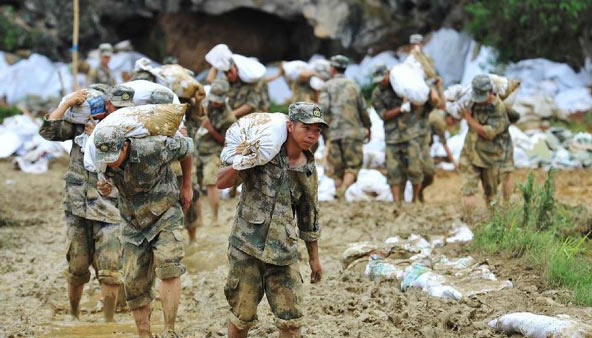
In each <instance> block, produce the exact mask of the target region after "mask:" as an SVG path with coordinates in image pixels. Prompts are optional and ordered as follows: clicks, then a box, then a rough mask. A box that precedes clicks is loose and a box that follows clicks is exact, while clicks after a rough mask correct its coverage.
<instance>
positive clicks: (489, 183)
mask: <svg viewBox="0 0 592 338" xmlns="http://www.w3.org/2000/svg"><path fill="white" fill-rule="evenodd" d="M472 86H473V98H472V100H473V104H472V106H471V107H470V108H469V109H467V111H466V112H465V116H464V118H465V120H466V121H467V123H468V125H469V131H468V133H467V136H466V137H465V144H464V146H463V150H462V153H461V155H460V170H461V173H462V178H463V186H462V191H461V192H462V194H463V196H464V207H465V212H466V214H465V215H466V216H467V217H468V218H470V216H471V214H472V210H473V209H474V208H475V206H476V200H475V194H476V193H477V191H478V189H479V181H481V184H482V185H483V190H484V192H485V198H486V200H487V202H488V204H489V203H490V202H491V201H492V199H493V197H494V196H495V194H496V191H497V185H498V172H499V164H500V163H502V162H503V160H504V155H505V148H504V143H503V142H504V139H503V137H502V134H503V133H504V132H505V131H506V130H507V129H508V126H509V124H510V122H509V120H508V115H507V112H506V108H505V106H504V105H503V103H501V102H500V101H499V100H498V97H497V96H496V95H495V94H494V93H493V87H492V85H491V81H490V79H489V76H487V75H477V76H475V78H473V81H472Z"/></svg>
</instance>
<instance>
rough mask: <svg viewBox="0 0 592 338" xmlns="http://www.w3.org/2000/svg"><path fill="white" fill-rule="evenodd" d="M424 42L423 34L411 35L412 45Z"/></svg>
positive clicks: (410, 41)
mask: <svg viewBox="0 0 592 338" xmlns="http://www.w3.org/2000/svg"><path fill="white" fill-rule="evenodd" d="M422 42H423V35H421V34H411V36H410V37H409V43H411V44H414V45H416V44H419V43H422Z"/></svg>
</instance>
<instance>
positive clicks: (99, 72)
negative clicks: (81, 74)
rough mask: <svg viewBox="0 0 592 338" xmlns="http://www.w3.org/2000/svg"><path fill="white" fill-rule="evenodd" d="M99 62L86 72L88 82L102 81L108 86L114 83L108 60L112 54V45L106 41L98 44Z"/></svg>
mask: <svg viewBox="0 0 592 338" xmlns="http://www.w3.org/2000/svg"><path fill="white" fill-rule="evenodd" d="M99 54H100V64H99V67H97V68H95V69H93V70H91V71H90V73H89V74H88V83H89V84H94V83H102V84H106V85H108V86H114V85H115V78H114V77H113V74H112V73H111V70H110V69H109V62H110V61H111V56H112V55H113V47H112V46H111V45H110V44H108V43H102V44H101V45H100V46H99Z"/></svg>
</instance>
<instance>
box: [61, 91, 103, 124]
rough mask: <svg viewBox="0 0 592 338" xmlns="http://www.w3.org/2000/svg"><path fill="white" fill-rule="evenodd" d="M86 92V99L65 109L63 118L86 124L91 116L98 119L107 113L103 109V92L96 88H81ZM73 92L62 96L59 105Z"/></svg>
mask: <svg viewBox="0 0 592 338" xmlns="http://www.w3.org/2000/svg"><path fill="white" fill-rule="evenodd" d="M83 90H84V91H85V92H86V100H85V101H84V102H83V103H81V104H79V105H75V106H72V107H70V108H68V110H66V113H65V114H64V120H66V121H68V122H71V123H75V124H86V123H87V122H88V121H89V120H90V119H91V117H92V118H93V119H94V120H100V119H102V118H104V117H105V116H106V114H107V110H106V109H105V101H106V98H105V94H104V93H102V92H100V91H98V90H96V89H91V88H88V89H83ZM72 95H74V93H71V94H68V95H66V96H64V98H63V99H62V101H61V102H60V105H61V104H62V103H64V102H65V101H66V100H68V99H69V98H70V97H71V96H72Z"/></svg>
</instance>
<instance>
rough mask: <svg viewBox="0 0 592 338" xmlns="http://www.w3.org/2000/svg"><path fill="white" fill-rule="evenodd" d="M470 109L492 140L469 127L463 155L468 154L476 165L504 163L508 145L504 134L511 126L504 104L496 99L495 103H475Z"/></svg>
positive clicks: (482, 166) (490, 166)
mask: <svg viewBox="0 0 592 338" xmlns="http://www.w3.org/2000/svg"><path fill="white" fill-rule="evenodd" d="M470 109H471V114H472V116H473V118H474V119H475V120H477V122H479V124H481V125H482V126H483V129H484V130H485V132H486V133H487V135H488V136H489V137H490V138H491V139H492V140H491V141H490V140H488V139H486V138H483V137H481V136H480V135H479V134H477V132H476V131H475V130H474V129H473V128H470V127H469V131H468V132H467V136H466V137H465V144H464V145H463V149H462V153H461V156H466V157H467V158H468V159H469V161H470V162H471V163H472V164H473V165H474V166H477V167H481V168H493V167H496V166H498V165H499V164H500V163H504V155H505V147H506V145H505V144H504V142H505V140H504V138H503V136H502V134H503V133H504V132H505V131H506V130H507V129H508V127H509V126H510V121H509V120H508V114H507V112H506V108H505V107H504V104H503V103H502V102H501V101H500V100H496V102H495V103H487V104H482V105H478V104H473V105H472V107H471V108H470Z"/></svg>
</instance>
